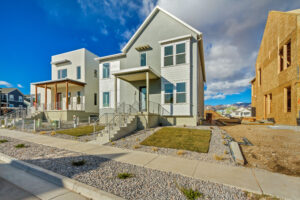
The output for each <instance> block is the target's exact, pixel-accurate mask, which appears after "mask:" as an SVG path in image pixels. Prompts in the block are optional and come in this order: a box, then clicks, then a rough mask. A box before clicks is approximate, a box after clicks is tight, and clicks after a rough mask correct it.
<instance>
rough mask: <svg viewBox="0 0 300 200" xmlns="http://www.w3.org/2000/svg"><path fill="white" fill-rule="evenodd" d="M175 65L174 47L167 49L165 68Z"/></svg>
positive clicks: (167, 47)
mask: <svg viewBox="0 0 300 200" xmlns="http://www.w3.org/2000/svg"><path fill="white" fill-rule="evenodd" d="M170 65H173V46H166V47H165V55H164V66H170Z"/></svg>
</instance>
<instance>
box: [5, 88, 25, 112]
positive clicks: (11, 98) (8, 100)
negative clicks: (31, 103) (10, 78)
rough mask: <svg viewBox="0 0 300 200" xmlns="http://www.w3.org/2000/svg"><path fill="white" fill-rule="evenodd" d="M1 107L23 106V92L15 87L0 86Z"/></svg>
mask: <svg viewBox="0 0 300 200" xmlns="http://www.w3.org/2000/svg"><path fill="white" fill-rule="evenodd" d="M0 98H1V105H0V107H1V108H25V107H27V106H26V104H25V103H24V94H23V93H22V92H21V91H20V90H19V89H17V88H1V96H0Z"/></svg>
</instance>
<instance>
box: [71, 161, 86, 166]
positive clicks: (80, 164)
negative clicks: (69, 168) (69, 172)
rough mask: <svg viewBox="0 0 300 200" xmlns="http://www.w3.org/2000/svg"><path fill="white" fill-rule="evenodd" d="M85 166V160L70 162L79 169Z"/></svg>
mask: <svg viewBox="0 0 300 200" xmlns="http://www.w3.org/2000/svg"><path fill="white" fill-rule="evenodd" d="M84 164H85V160H78V161H72V165H73V166H76V167H79V166H82V165H84Z"/></svg>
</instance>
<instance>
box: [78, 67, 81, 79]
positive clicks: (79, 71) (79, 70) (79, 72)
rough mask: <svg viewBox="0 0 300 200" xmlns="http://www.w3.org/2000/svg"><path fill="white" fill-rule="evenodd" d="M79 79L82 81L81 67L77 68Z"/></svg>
mask: <svg viewBox="0 0 300 200" xmlns="http://www.w3.org/2000/svg"><path fill="white" fill-rule="evenodd" d="M77 79H81V67H80V66H78V67H77Z"/></svg>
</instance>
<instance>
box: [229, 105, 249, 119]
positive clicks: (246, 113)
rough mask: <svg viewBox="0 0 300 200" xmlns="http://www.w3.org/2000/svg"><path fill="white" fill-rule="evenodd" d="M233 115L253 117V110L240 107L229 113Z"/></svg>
mask: <svg viewBox="0 0 300 200" xmlns="http://www.w3.org/2000/svg"><path fill="white" fill-rule="evenodd" d="M229 115H230V116H231V117H251V110H249V109H247V108H243V107H242V108H239V109H237V110H235V111H232V113H230V114H229Z"/></svg>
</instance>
